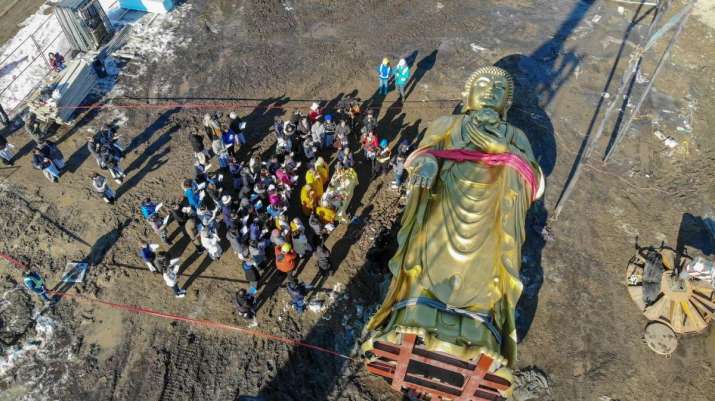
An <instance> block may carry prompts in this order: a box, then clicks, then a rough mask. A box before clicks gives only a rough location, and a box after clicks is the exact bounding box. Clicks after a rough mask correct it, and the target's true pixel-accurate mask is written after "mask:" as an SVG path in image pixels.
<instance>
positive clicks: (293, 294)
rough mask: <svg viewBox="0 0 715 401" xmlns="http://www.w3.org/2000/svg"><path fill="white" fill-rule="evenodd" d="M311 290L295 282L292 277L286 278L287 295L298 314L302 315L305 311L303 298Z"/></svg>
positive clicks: (309, 287)
mask: <svg viewBox="0 0 715 401" xmlns="http://www.w3.org/2000/svg"><path fill="white" fill-rule="evenodd" d="M312 288H313V287H311V286H309V285H305V284H304V283H302V282H300V281H298V280H296V279H295V277H293V276H289V277H288V286H287V289H288V295H290V303H291V305H293V309H295V311H296V312H297V313H298V314H302V313H303V312H304V311H305V296H306V295H307V294H308V291H310V290H311V289H312Z"/></svg>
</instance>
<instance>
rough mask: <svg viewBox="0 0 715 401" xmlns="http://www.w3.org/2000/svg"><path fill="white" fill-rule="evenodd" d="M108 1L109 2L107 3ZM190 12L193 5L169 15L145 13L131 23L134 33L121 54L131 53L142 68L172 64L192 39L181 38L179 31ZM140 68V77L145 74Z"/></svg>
mask: <svg viewBox="0 0 715 401" xmlns="http://www.w3.org/2000/svg"><path fill="white" fill-rule="evenodd" d="M106 1H109V0H106ZM190 10H191V4H186V3H185V4H182V5H180V6H178V7H176V8H175V9H174V10H172V11H171V12H170V13H167V14H145V15H144V16H143V17H141V18H140V19H138V20H137V21H136V22H134V23H132V25H133V26H132V32H131V34H130V36H129V40H128V41H127V44H126V45H125V46H124V48H122V49H121V50H120V53H124V54H131V55H132V56H133V57H135V60H137V61H139V62H142V66H143V65H145V64H148V63H153V62H159V61H161V62H163V63H168V62H171V61H172V60H173V59H174V57H176V55H175V53H174V50H175V49H176V48H177V47H178V46H186V45H188V44H189V43H190V42H191V38H179V36H178V29H179V26H180V24H181V22H182V20H183V19H184V18H185V17H186V15H187V14H188V13H189V11H190ZM144 70H145V69H144V68H140V69H139V74H142V73H143V72H144Z"/></svg>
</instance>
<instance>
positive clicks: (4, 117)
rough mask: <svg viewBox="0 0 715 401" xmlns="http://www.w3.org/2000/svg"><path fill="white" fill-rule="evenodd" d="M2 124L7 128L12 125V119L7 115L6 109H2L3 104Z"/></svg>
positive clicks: (0, 105)
mask: <svg viewBox="0 0 715 401" xmlns="http://www.w3.org/2000/svg"><path fill="white" fill-rule="evenodd" d="M0 123H2V125H4V126H6V127H7V126H8V125H10V118H9V117H8V116H7V113H5V109H3V108H2V104H0Z"/></svg>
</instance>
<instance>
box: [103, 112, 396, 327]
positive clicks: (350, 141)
mask: <svg viewBox="0 0 715 401" xmlns="http://www.w3.org/2000/svg"><path fill="white" fill-rule="evenodd" d="M377 126H378V124H377V119H376V117H375V115H374V114H373V111H372V110H367V111H366V112H365V113H362V112H361V110H360V102H359V101H358V100H357V99H352V98H347V99H343V100H342V101H341V102H340V103H339V104H338V106H337V107H336V109H335V110H334V114H329V113H327V112H326V110H323V109H322V108H321V107H320V105H319V104H317V103H313V104H312V105H311V107H310V109H309V110H307V112H306V113H303V112H301V111H295V112H294V113H292V114H291V115H289V116H288V118H287V119H285V120H284V119H283V118H282V117H276V118H275V120H274V122H273V124H272V126H271V128H270V130H269V134H270V135H273V136H274V137H275V147H274V148H272V153H271V154H269V155H268V157H265V158H263V159H262V158H261V157H259V156H257V155H255V154H253V155H250V154H248V152H245V149H242V147H244V146H245V145H246V143H247V133H246V132H247V131H246V122H245V121H243V120H242V119H241V118H240V117H239V116H238V115H237V114H236V113H230V114H229V115H228V118H227V119H225V120H222V119H221V116H219V115H211V114H206V115H204V118H203V124H202V125H201V126H200V127H194V128H191V129H189V132H187V134H186V135H187V136H188V142H189V143H190V145H191V151H192V153H193V165H194V169H193V174H192V177H190V178H186V179H185V180H184V181H183V182H181V184H180V190H181V193H182V197H181V198H180V199H176V200H173V201H171V202H170V203H169V204H168V205H167V206H166V207H164V204H163V203H162V202H157V201H155V200H153V199H150V198H147V199H144V200H143V201H142V202H141V204H140V205H139V210H140V211H141V214H142V218H143V219H144V221H146V224H147V225H148V226H149V227H150V228H151V230H152V231H153V232H154V233H155V234H156V238H157V240H158V241H157V242H158V243H144V244H142V245H141V247H140V250H139V255H140V256H141V258H142V259H143V260H144V262H145V263H146V265H147V266H148V267H149V270H151V271H153V272H157V273H161V274H162V276H163V278H164V281H165V282H166V284H167V286H169V287H170V288H172V290H173V293H174V295H175V296H176V297H179V298H181V297H184V296H185V289H182V288H181V287H180V286H179V285H178V281H177V275H178V274H179V273H180V267H179V266H180V265H181V262H180V260H179V259H177V258H175V256H176V255H170V254H169V251H168V250H167V249H169V246H171V245H172V243H171V241H170V240H169V235H168V229H167V227H168V226H169V225H170V224H172V222H175V223H176V224H177V225H178V227H180V228H181V229H182V231H183V235H185V236H186V237H187V238H188V240H189V242H190V243H191V244H192V247H193V249H194V251H195V252H198V253H199V254H203V253H206V254H207V257H208V258H210V259H211V260H214V261H215V260H219V259H220V258H222V257H223V255H224V252H225V251H230V252H233V253H234V254H235V256H236V258H237V259H238V261H239V263H240V269H241V270H242V271H243V274H244V276H245V280H246V282H247V284H248V285H247V288H243V289H241V290H240V291H238V293H237V294H236V302H235V304H236V308H237V312H238V314H239V315H240V316H243V317H247V318H250V317H253V316H254V314H255V310H254V308H255V300H256V296H257V293H258V292H259V291H260V290H261V288H262V286H263V285H264V284H265V283H263V282H262V278H263V277H265V276H267V275H268V274H267V273H268V272H269V271H270V270H272V269H276V270H277V272H276V274H278V275H280V276H281V277H285V278H287V285H286V288H287V291H288V294H289V295H290V298H291V304H292V305H293V307H294V308H295V310H296V311H297V312H302V311H303V310H304V309H305V307H306V305H305V302H304V298H305V296H306V295H307V294H308V293H309V292H310V291H311V290H312V289H313V288H312V286H311V285H309V284H306V283H303V282H302V281H301V279H300V277H299V272H300V270H301V268H300V267H301V266H303V265H304V264H305V263H307V261H308V259H309V258H310V257H311V255H315V258H316V261H317V266H318V273H319V275H320V276H326V277H327V276H329V275H330V274H331V272H332V271H333V264H332V263H331V256H330V250H329V248H328V247H327V245H326V239H327V237H328V236H329V235H330V233H331V232H332V231H333V230H334V229H335V228H336V226H337V225H339V224H347V223H350V221H351V220H350V215H349V209H348V207H349V205H350V202H351V199H352V195H353V192H354V190H355V188H356V187H357V186H358V174H357V171H356V170H355V168H356V161H355V155H356V154H360V153H362V156H363V157H362V158H358V159H359V162H360V163H362V165H361V166H360V167H361V169H363V170H369V171H370V172H371V174H370V175H371V177H372V178H373V179H374V178H375V177H377V176H379V175H381V174H386V173H387V172H388V171H389V170H390V168H392V170H393V179H392V185H393V188H396V189H397V188H400V187H401V185H402V182H403V175H404V162H405V159H406V157H407V153H408V152H409V145H408V144H407V143H401V144H400V145H399V146H398V147H397V150H396V152H395V155H392V152H391V150H390V148H389V142H388V140H387V139H383V140H379V139H378V134H377V133H376V130H377ZM95 142H96V141H95ZM106 146H107V147H111V146H110V145H106ZM93 154H94V153H93ZM117 154H121V152H117ZM99 160H100V159H98V163H99ZM331 166H332V168H331ZM331 170H332V174H331ZM97 180H99V181H100V183H99V184H98V185H95V190H96V191H97V192H98V193H100V194H101V195H102V196H103V197H104V198H105V200H106V201H108V202H111V201H113V197H112V193H111V190H110V191H107V189H106V179H102V176H100V175H97V174H96V173H95V175H94V176H93V183H94V182H95V181H97ZM222 244H226V246H225V247H224V246H223V245H222ZM224 248H226V249H224ZM181 251H183V250H181Z"/></svg>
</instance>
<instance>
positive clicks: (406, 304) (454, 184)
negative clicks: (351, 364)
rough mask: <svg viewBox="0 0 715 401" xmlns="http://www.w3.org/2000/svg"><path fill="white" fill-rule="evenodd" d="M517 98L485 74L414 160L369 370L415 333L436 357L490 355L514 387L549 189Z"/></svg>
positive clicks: (492, 72)
mask: <svg viewBox="0 0 715 401" xmlns="http://www.w3.org/2000/svg"><path fill="white" fill-rule="evenodd" d="M513 92H514V83H513V80H512V78H511V76H510V75H509V73H508V72H506V71H505V70H503V69H501V68H498V67H492V66H489V67H483V68H480V69H478V70H477V71H475V72H474V73H473V74H472V75H471V76H470V78H469V80H468V81H467V83H466V85H465V91H464V92H463V95H464V96H465V101H464V107H463V114H460V115H452V116H445V117H441V118H439V119H437V120H436V121H434V122H433V123H432V124H431V125H430V126H429V128H428V130H427V132H426V134H425V137H424V139H423V140H422V141H421V142H420V146H419V148H418V149H417V150H416V151H415V152H414V153H413V154H412V155H411V156H410V157H409V159H408V160H407V162H406V167H407V171H408V174H409V180H408V185H409V186H408V195H407V204H406V206H405V210H404V215H403V217H402V226H401V229H400V232H399V234H398V244H399V249H398V251H397V253H396V254H395V255H394V257H393V258H392V259H391V260H390V262H389V266H390V270H391V272H392V274H393V279H392V282H391V285H390V289H389V291H388V294H387V296H386V298H385V301H384V303H383V304H382V306H381V308H380V309H379V310H378V311H377V312H376V313H375V315H374V316H373V317H372V319H371V320H370V322H368V324H367V326H366V334H367V336H368V337H367V340H366V342H365V343H363V346H362V349H363V351H364V352H366V353H367V354H366V355H368V364H369V362H370V361H369V360H370V358H373V360H374V359H375V358H376V357H375V356H374V353H375V350H374V347H375V344H376V343H377V342H383V343H390V344H400V343H401V342H402V340H403V336H404V335H412V334H414V335H416V336H417V337H419V344H421V345H420V346H421V347H423V348H424V349H426V350H428V351H431V352H435V353H446V354H449V355H452V356H454V357H456V358H458V359H460V360H463V361H472V362H474V361H477V360H478V359H479V357H480V356H481V355H482V354H485V355H488V356H489V357H491V359H493V360H494V361H495V363H493V364H492V365H491V367H490V369H491V370H490V372H491V373H493V374H494V375H497V376H499V377H502V378H504V379H506V380H508V381H509V382H512V380H511V370H510V368H509V367H510V366H512V365H513V363H514V362H515V359H516V343H517V338H516V323H515V307H516V304H517V301H518V300H519V296H520V294H521V291H522V284H521V282H520V280H519V269H520V265H521V245H522V243H523V242H524V239H525V218H526V212H527V209H529V207H530V205H531V204H532V202H533V201H534V200H536V199H537V198H538V197H540V196H541V194H542V193H543V189H544V185H543V174H542V173H541V170H540V168H539V165H538V163H537V162H536V160H535V158H534V155H533V153H532V150H531V146H530V145H529V142H528V140H527V138H526V136H525V134H524V133H523V132H522V131H520V130H519V129H518V128H516V127H514V126H512V125H510V124H509V123H507V122H506V116H507V112H508V110H509V107H510V106H511V102H512V96H513ZM397 371H399V369H398V370H397ZM393 386H394V383H393Z"/></svg>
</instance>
